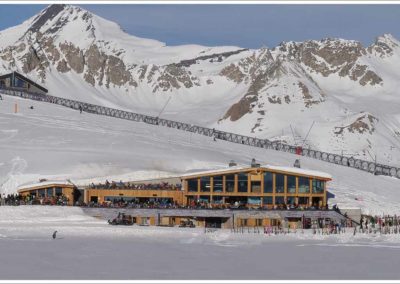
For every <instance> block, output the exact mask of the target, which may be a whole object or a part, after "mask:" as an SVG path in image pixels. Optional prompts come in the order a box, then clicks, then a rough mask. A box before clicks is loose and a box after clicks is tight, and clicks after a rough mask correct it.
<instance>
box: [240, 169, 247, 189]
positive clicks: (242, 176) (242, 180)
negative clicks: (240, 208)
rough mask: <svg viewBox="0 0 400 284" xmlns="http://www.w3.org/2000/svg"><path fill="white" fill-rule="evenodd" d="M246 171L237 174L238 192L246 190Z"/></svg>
mask: <svg viewBox="0 0 400 284" xmlns="http://www.w3.org/2000/svg"><path fill="white" fill-rule="evenodd" d="M247 180H248V176H247V173H239V174H238V192H247Z"/></svg>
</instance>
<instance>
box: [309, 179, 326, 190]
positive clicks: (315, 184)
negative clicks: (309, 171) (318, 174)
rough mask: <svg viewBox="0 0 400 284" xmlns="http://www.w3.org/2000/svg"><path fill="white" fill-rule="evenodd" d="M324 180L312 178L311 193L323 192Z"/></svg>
mask: <svg viewBox="0 0 400 284" xmlns="http://www.w3.org/2000/svg"><path fill="white" fill-rule="evenodd" d="M324 188H325V181H323V180H318V179H313V181H312V191H313V193H324Z"/></svg>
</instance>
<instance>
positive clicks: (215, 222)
mask: <svg viewBox="0 0 400 284" xmlns="http://www.w3.org/2000/svg"><path fill="white" fill-rule="evenodd" d="M205 221H206V228H221V227H222V218H215V217H209V218H205Z"/></svg>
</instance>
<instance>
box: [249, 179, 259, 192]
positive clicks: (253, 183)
mask: <svg viewBox="0 0 400 284" xmlns="http://www.w3.org/2000/svg"><path fill="white" fill-rule="evenodd" d="M250 190H251V192H254V193H261V181H251V188H250Z"/></svg>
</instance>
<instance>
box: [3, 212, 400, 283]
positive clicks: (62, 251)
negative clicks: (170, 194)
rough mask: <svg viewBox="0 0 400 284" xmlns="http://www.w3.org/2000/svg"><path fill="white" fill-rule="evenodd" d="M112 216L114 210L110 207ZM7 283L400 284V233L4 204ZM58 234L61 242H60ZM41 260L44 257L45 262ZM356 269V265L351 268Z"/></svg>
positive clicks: (4, 264) (4, 254) (4, 253)
mask: <svg viewBox="0 0 400 284" xmlns="http://www.w3.org/2000/svg"><path fill="white" fill-rule="evenodd" d="M105 210H107V209H105ZM0 215H1V216H2V218H1V220H0V240H1V241H0V251H1V252H2V258H3V259H5V260H7V261H3V263H2V265H1V266H0V274H1V275H2V276H1V277H2V279H7V280H27V279H30V280H88V279H91V280H101V281H107V280H111V279H114V280H139V279H141V280H145V279H154V280H172V279H176V280H189V279H198V280H200V279H202V280H208V279H216V280H223V279H226V280H244V279H251V280H266V279H269V280H273V279H276V280H278V279H279V280H285V279H288V280H289V279H297V280H303V279H304V280H305V279H312V280H319V279H336V280H345V279H349V280H355V279H364V280H366V279H368V280H373V279H397V278H398V276H399V273H398V271H397V270H396V269H394V268H393V263H394V262H395V261H396V259H397V258H398V251H399V249H400V235H395V234H393V235H380V234H356V235H355V236H353V230H348V231H347V232H346V233H345V234H340V235H330V236H327V235H313V234H312V232H311V231H309V230H305V231H304V232H301V231H300V230H299V231H297V232H296V233H294V232H293V231H292V232H291V233H290V234H286V235H265V234H262V233H261V234H258V233H253V232H252V231H250V232H247V231H246V230H244V233H243V234H242V233H240V234H237V233H232V232H231V231H230V230H225V229H222V230H217V231H215V232H212V233H207V234H205V233H204V229H203V228H177V227H173V228H166V227H142V226H137V225H133V226H126V227H125V226H110V225H108V224H107V222H106V220H102V219H99V218H96V217H91V216H89V215H87V214H85V213H84V212H83V211H82V209H81V208H77V207H56V206H40V205H38V206H18V207H15V206H12V207H8V206H1V207H0ZM55 230H57V231H58V233H57V237H56V239H52V234H53V232H54V231H55ZM39 256H40V257H39ZM350 264H351V265H350Z"/></svg>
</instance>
